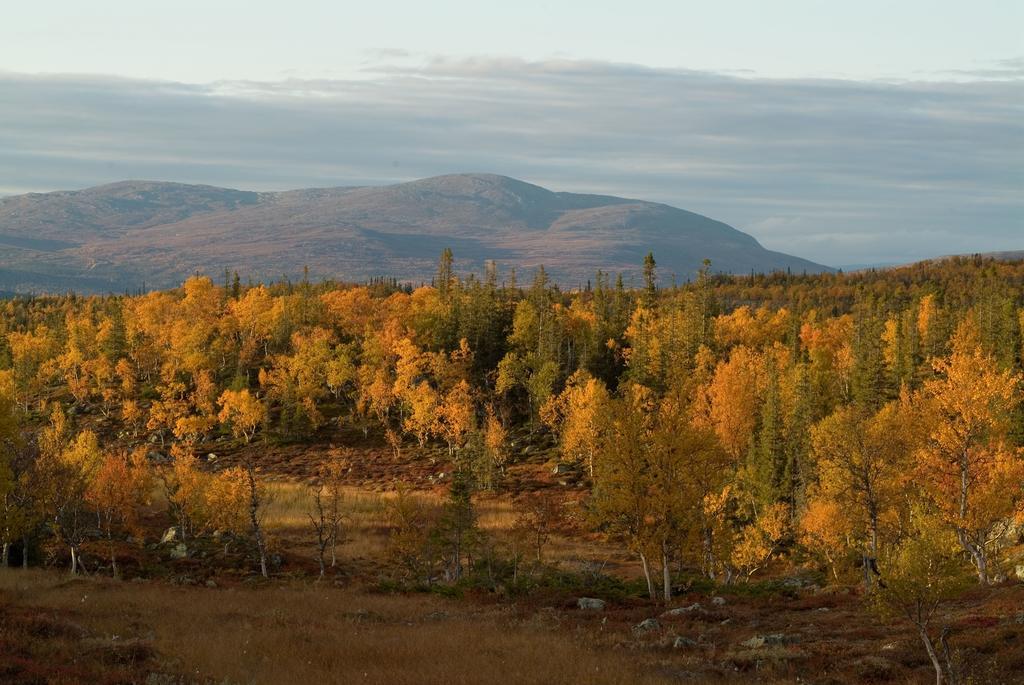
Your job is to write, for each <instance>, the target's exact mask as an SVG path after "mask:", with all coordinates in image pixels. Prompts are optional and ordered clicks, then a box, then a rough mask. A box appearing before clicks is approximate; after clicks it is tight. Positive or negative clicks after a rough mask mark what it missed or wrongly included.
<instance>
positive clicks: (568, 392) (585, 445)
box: [541, 371, 610, 477]
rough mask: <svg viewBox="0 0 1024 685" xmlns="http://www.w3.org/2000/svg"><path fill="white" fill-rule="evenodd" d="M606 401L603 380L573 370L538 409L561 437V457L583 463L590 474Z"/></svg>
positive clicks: (591, 473)
mask: <svg viewBox="0 0 1024 685" xmlns="http://www.w3.org/2000/svg"><path fill="white" fill-rule="evenodd" d="M609 401H610V397H609V394H608V390H607V389H606V388H605V386H604V383H602V382H601V381H600V380H598V379H596V378H592V377H590V375H589V374H587V373H586V372H585V371H577V372H576V373H574V374H573V375H572V376H571V377H570V378H569V380H568V381H567V382H566V386H565V389H564V390H563V391H562V392H561V394H559V395H558V396H557V397H553V398H552V399H551V400H549V401H548V403H547V404H546V405H545V406H544V409H543V410H542V412H541V418H542V419H543V421H544V422H545V423H546V424H547V425H548V426H549V427H550V428H551V429H552V430H553V431H555V432H556V433H557V434H558V435H559V436H560V438H561V448H562V458H563V459H564V460H566V461H570V462H578V463H582V464H585V465H586V467H587V471H588V472H589V473H590V476H591V477H593V476H594V456H595V454H596V452H597V449H598V443H599V442H600V439H601V431H602V429H603V428H604V424H605V421H606V419H607V416H606V412H607V410H608V403H609Z"/></svg>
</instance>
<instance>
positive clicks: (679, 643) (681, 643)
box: [672, 636, 697, 649]
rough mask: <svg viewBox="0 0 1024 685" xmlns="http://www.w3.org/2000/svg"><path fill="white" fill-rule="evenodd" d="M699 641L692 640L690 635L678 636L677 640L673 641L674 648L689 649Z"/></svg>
mask: <svg viewBox="0 0 1024 685" xmlns="http://www.w3.org/2000/svg"><path fill="white" fill-rule="evenodd" d="M696 646H697V641H696V640H691V639H690V638H688V637H682V636H680V637H677V638H676V639H675V642H673V643H672V648H673V649H689V648H690V647H696Z"/></svg>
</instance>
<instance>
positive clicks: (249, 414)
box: [218, 390, 270, 578]
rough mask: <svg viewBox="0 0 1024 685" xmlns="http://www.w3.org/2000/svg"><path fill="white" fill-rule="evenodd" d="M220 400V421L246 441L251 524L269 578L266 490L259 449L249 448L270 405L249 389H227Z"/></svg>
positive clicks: (244, 461) (244, 454)
mask: <svg viewBox="0 0 1024 685" xmlns="http://www.w3.org/2000/svg"><path fill="white" fill-rule="evenodd" d="M218 404H219V405H220V414H219V415H218V418H219V419H220V422H221V423H223V424H225V425H226V426H228V427H230V429H231V432H232V434H233V435H234V436H235V437H236V438H241V439H242V440H244V441H245V445H246V447H245V449H243V450H242V452H241V455H242V457H241V461H242V468H243V469H244V470H245V479H246V484H247V485H248V489H249V525H250V527H251V529H252V536H253V539H254V541H255V542H256V551H257V552H258V553H259V557H260V559H259V561H260V573H262V574H263V577H264V578H267V577H269V575H270V574H269V572H268V570H267V546H266V542H265V540H264V536H263V528H262V525H261V517H262V509H261V507H262V505H263V497H262V495H263V492H262V489H261V488H260V486H259V483H258V482H257V479H256V475H257V474H256V472H257V467H258V462H259V459H258V456H257V454H256V451H255V450H253V449H251V448H250V443H252V439H253V438H254V437H255V436H256V433H257V431H259V430H260V428H261V427H263V426H264V425H265V424H266V422H267V408H266V406H265V405H264V404H263V402H261V401H260V399H259V398H258V397H256V396H254V395H253V394H252V393H250V392H249V391H248V390H225V391H224V393H223V394H222V395H221V396H220V399H219V400H218Z"/></svg>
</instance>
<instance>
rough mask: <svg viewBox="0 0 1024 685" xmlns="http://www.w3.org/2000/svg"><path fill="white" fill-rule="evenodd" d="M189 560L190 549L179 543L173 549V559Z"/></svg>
mask: <svg viewBox="0 0 1024 685" xmlns="http://www.w3.org/2000/svg"><path fill="white" fill-rule="evenodd" d="M187 558H188V547H186V546H185V543H184V542H179V543H178V544H176V545H175V546H174V547H171V559H187Z"/></svg>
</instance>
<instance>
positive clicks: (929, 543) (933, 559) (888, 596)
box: [874, 519, 969, 685]
mask: <svg viewBox="0 0 1024 685" xmlns="http://www.w3.org/2000/svg"><path fill="white" fill-rule="evenodd" d="M956 546H957V541H956V539H955V538H954V536H953V535H952V534H951V533H950V532H949V529H948V528H945V527H942V526H939V525H935V522H933V521H930V520H928V519H919V520H917V521H915V523H914V525H913V527H912V528H911V529H910V531H909V534H908V535H906V536H905V537H904V538H903V539H901V540H900V542H899V543H898V544H896V545H894V546H892V547H891V549H890V551H888V552H887V553H886V554H885V556H884V557H883V558H882V560H881V562H880V565H881V574H882V582H881V583H880V584H879V591H878V592H877V593H875V596H874V606H875V607H877V608H878V610H879V611H880V612H881V613H882V614H883V615H887V616H893V617H896V618H899V619H901V620H904V621H907V622H908V623H910V625H911V626H913V628H914V630H915V631H916V632H917V634H918V637H919V638H920V639H921V643H922V645H923V646H924V648H925V651H926V652H927V654H928V659H929V661H931V664H932V667H933V668H934V669H935V683H936V685H943V683H956V682H957V680H956V673H955V671H954V669H953V663H952V659H951V655H950V651H949V645H948V644H947V642H946V632H947V630H948V628H947V627H945V626H941V622H942V621H943V619H944V618H945V617H944V610H945V609H946V608H947V606H948V604H949V602H950V601H952V600H954V599H956V598H957V597H958V596H959V595H960V594H961V593H962V592H963V591H964V590H965V589H966V588H967V587H968V585H969V580H968V578H967V574H965V573H964V569H963V567H962V566H961V562H960V560H959V559H958V558H957V555H956V553H955V550H956ZM936 623H940V631H939V635H938V636H936V635H935V629H936V625H935V624H936ZM940 650H941V651H940Z"/></svg>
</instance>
